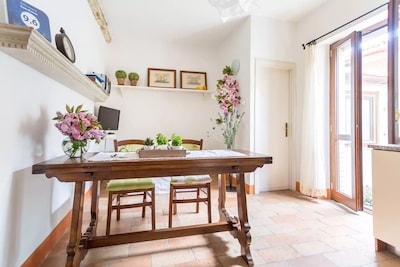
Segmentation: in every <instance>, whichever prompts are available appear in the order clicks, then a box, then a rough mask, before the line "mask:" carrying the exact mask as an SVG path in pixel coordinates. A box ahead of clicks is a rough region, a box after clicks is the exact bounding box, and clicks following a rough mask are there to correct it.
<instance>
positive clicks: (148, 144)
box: [143, 137, 154, 150]
mask: <svg viewBox="0 0 400 267" xmlns="http://www.w3.org/2000/svg"><path fill="white" fill-rule="evenodd" d="M143 149H144V150H153V149H154V140H153V139H152V138H150V137H147V138H146V139H145V140H144V146H143Z"/></svg>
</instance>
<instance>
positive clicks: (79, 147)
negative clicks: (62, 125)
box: [61, 137, 90, 158]
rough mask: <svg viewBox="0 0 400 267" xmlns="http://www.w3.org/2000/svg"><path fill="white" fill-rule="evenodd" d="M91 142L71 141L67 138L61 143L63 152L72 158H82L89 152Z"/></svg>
mask: <svg viewBox="0 0 400 267" xmlns="http://www.w3.org/2000/svg"><path fill="white" fill-rule="evenodd" d="M89 144H90V143H89V140H82V141H78V140H71V138H69V137H67V138H65V139H64V140H63V141H62V142H61V147H62V150H63V151H64V153H65V155H67V156H68V157H70V158H81V157H83V156H84V155H85V154H86V153H87V152H88V150H89Z"/></svg>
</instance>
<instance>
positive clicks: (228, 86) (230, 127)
mask: <svg viewBox="0 0 400 267" xmlns="http://www.w3.org/2000/svg"><path fill="white" fill-rule="evenodd" d="M222 74H223V75H224V77H223V78H222V79H220V80H218V81H217V94H216V95H215V99H216V100H217V102H218V105H219V107H220V109H221V110H222V113H220V112H219V113H218V118H217V119H215V124H216V126H214V127H213V130H214V131H216V130H219V131H220V133H221V135H222V137H223V139H224V144H225V145H226V148H227V149H233V144H234V142H235V136H236V133H237V130H238V128H239V124H240V121H241V120H242V118H243V115H244V112H239V110H238V107H239V105H240V100H241V97H240V95H239V83H238V82H237V80H236V79H235V77H234V75H235V73H234V72H233V71H232V69H231V67H230V66H225V68H224V69H223V70H222Z"/></svg>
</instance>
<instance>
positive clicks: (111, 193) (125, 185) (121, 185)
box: [106, 139, 156, 235]
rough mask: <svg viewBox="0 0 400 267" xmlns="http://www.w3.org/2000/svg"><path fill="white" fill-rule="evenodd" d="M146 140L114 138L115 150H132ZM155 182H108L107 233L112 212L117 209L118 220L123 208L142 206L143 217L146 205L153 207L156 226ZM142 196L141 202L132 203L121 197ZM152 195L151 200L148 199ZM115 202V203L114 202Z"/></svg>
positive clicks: (152, 222)
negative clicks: (122, 201)
mask: <svg viewBox="0 0 400 267" xmlns="http://www.w3.org/2000/svg"><path fill="white" fill-rule="evenodd" d="M143 145H144V140H138V139H129V140H120V141H117V140H114V150H115V151H116V152H132V151H136V150H137V149H140V148H142V147H143ZM154 188H155V187H154V183H153V180H152V179H151V178H131V179H119V180H110V181H109V182H108V183H107V191H108V208H107V226H106V235H110V228H111V212H112V211H113V210H117V221H119V219H120V216H121V209H128V208H140V207H141V208H142V217H143V218H144V217H145V216H146V207H150V208H151V227H152V230H155V228H156V221H155V190H154ZM138 196H140V197H141V201H140V202H134V203H130V204H122V203H121V198H125V197H138ZM147 197H150V200H148V199H147ZM114 202H115V203H114Z"/></svg>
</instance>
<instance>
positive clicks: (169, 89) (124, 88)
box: [112, 85, 215, 95]
mask: <svg viewBox="0 0 400 267" xmlns="http://www.w3.org/2000/svg"><path fill="white" fill-rule="evenodd" d="M112 88H116V89H118V88H119V89H120V90H121V91H122V90H146V91H151V90H153V91H166V92H175V93H177V92H179V93H193V94H202V95H208V94H214V93H215V92H212V91H209V90H194V89H182V88H163V87H148V86H130V85H113V86H112Z"/></svg>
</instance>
